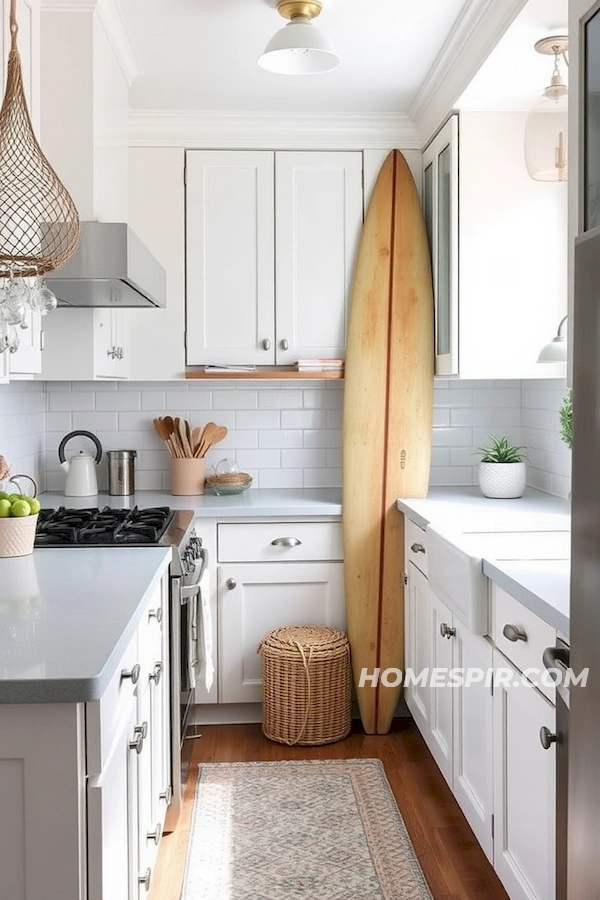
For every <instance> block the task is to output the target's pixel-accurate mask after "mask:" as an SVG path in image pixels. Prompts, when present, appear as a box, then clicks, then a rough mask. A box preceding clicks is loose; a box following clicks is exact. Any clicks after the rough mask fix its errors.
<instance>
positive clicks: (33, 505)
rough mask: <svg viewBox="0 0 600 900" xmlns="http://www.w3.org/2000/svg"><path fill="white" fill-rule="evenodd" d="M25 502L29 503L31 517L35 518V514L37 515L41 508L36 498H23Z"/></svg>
mask: <svg viewBox="0 0 600 900" xmlns="http://www.w3.org/2000/svg"><path fill="white" fill-rule="evenodd" d="M25 500H27V502H28V503H29V508H30V509H31V515H32V516H35V514H36V513H39V511H40V509H41V508H42V504H41V503H40V501H39V500H38V499H36V497H25Z"/></svg>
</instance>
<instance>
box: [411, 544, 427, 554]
mask: <svg viewBox="0 0 600 900" xmlns="http://www.w3.org/2000/svg"><path fill="white" fill-rule="evenodd" d="M410 549H411V550H412V552H413V553H425V547H424V546H423V544H411V545H410Z"/></svg>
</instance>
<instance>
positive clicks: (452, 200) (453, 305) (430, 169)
mask: <svg viewBox="0 0 600 900" xmlns="http://www.w3.org/2000/svg"><path fill="white" fill-rule="evenodd" d="M423 206H424V213H425V224H426V226H427V231H428V236H429V244H430V247H431V261H432V271H433V290H434V297H435V374H436V375H457V374H458V116H456V115H454V116H451V117H450V119H449V120H448V122H447V123H446V124H445V125H444V127H443V128H442V129H441V130H440V131H439V132H438V133H437V135H436V136H435V137H434V139H433V140H432V141H431V143H430V144H429V145H428V146H427V147H426V148H425V150H424V151H423Z"/></svg>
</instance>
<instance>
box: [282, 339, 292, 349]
mask: <svg viewBox="0 0 600 900" xmlns="http://www.w3.org/2000/svg"><path fill="white" fill-rule="evenodd" d="M280 346H281V349H282V350H289V349H290V344H289V341H287V340H286V339H285V338H284V339H283V340H282V341H281V344H280Z"/></svg>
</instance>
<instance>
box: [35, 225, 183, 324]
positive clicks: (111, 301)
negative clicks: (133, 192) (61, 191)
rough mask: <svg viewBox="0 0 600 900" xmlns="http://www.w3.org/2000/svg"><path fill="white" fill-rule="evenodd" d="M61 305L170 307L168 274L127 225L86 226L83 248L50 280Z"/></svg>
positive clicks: (50, 276) (81, 238)
mask: <svg viewBox="0 0 600 900" xmlns="http://www.w3.org/2000/svg"><path fill="white" fill-rule="evenodd" d="M46 280H47V282H48V287H49V288H50V290H51V291H53V292H54V293H55V294H56V296H57V297H58V300H59V306H89V307H92V306H116V307H126V306H128V307H131V306H136V307H140V306H149V307H150V306H166V302H167V297H166V293H167V292H166V283H167V276H166V273H165V270H164V269H163V267H162V266H161V265H160V263H159V262H157V260H156V259H155V258H154V256H152V254H151V253H150V251H149V250H148V248H147V247H146V245H145V244H143V243H142V241H141V240H140V239H139V238H138V236H137V235H136V234H135V232H134V231H132V230H131V228H130V227H129V225H126V224H125V223H124V222H82V223H81V236H80V240H79V247H78V248H77V251H76V253H75V254H74V255H73V256H72V257H71V259H70V260H69V261H68V262H66V263H65V264H64V266H61V267H60V268H59V269H57V270H56V271H55V272H52V273H51V274H50V275H48V276H47V278H46Z"/></svg>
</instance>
